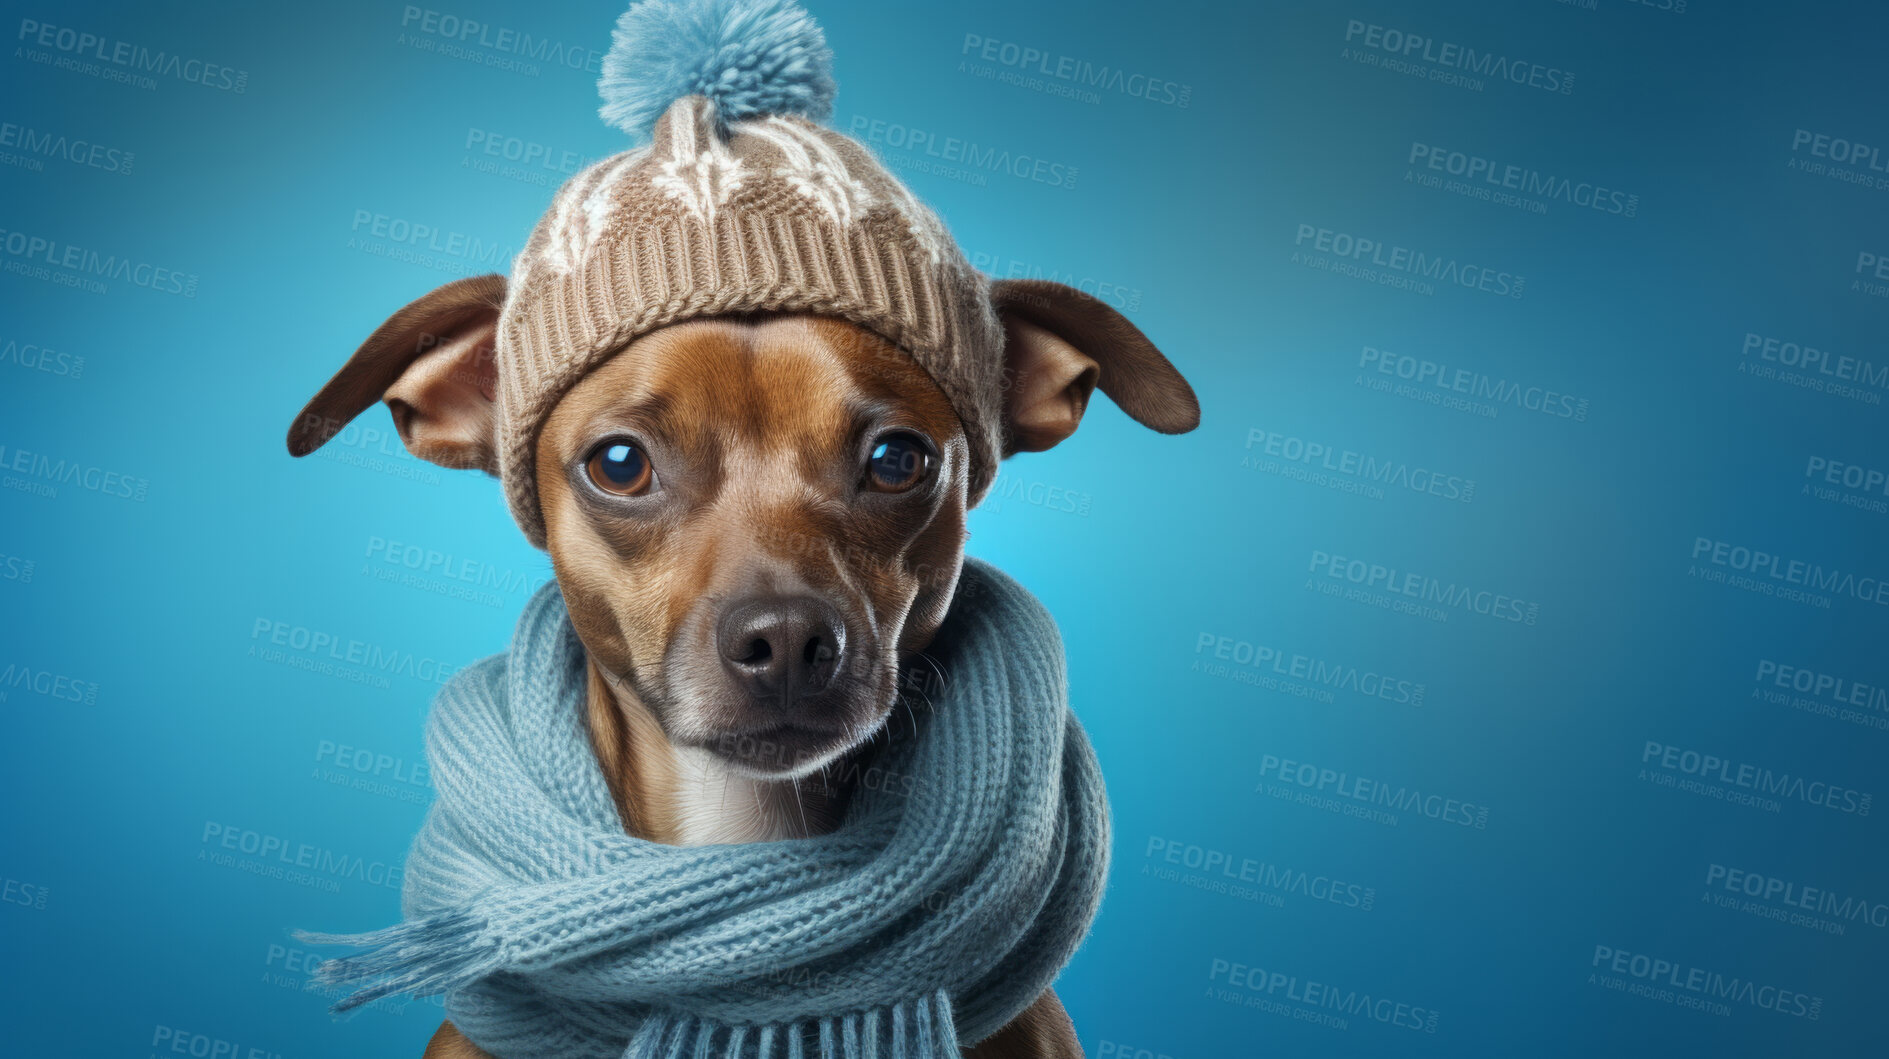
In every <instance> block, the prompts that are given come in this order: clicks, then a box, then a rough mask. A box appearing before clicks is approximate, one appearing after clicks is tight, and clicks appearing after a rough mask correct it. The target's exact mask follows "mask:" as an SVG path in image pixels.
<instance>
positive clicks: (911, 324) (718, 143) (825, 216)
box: [288, 0, 1200, 548]
mask: <svg viewBox="0 0 1889 1059" xmlns="http://www.w3.org/2000/svg"><path fill="white" fill-rule="evenodd" d="M831 68H832V53H831V52H830V51H829V50H828V48H827V46H826V38H825V35H824V34H822V33H821V32H820V27H819V26H818V25H816V24H815V23H814V21H813V19H812V18H811V17H809V16H808V15H807V13H806V12H805V11H803V10H801V9H800V8H799V7H798V6H797V5H796V4H794V3H793V2H792V0H639V2H637V3H634V4H632V5H631V6H630V9H629V10H628V11H627V12H625V13H624V15H623V16H622V18H620V19H619V20H618V22H617V26H616V32H615V41H614V45H613V46H612V48H611V49H610V52H609V54H608V55H607V56H606V57H605V58H604V62H603V77H602V79H601V80H600V81H599V82H598V88H599V90H600V91H601V92H602V93H603V97H604V106H603V109H602V114H603V116H604V118H605V119H606V120H608V121H610V122H612V123H614V124H616V125H617V126H619V127H620V128H622V129H624V130H626V131H628V132H629V133H631V134H632V135H633V136H636V137H638V138H639V139H642V138H645V137H646V140H645V142H642V143H641V144H640V145H639V146H637V147H635V148H633V149H631V150H629V151H625V152H623V153H622V154H618V155H616V156H614V157H611V158H606V159H604V160H603V161H601V162H597V163H595V164H594V165H591V166H589V167H587V168H586V169H584V170H583V171H581V172H579V173H578V174H577V175H576V176H574V177H572V178H571V179H570V181H569V182H567V183H566V184H565V185H564V186H563V187H562V188H561V189H559V191H558V193H557V195H556V197H555V199H554V200H553V201H552V204H551V208H550V209H549V210H548V211H547V212H546V213H545V215H544V217H543V218H542V219H541V220H540V221H539V222H538V225H537V227H536V228H535V229H534V230H533V231H532V234H531V238H530V240H529V241H528V242H527V243H526V245H525V248H524V250H523V251H522V252H521V253H520V254H519V255H518V257H517V258H516V259H515V260H514V261H513V263H512V275H511V278H510V280H509V281H508V280H507V279H506V278H505V277H503V276H498V275H489V276H476V277H469V278H466V279H461V280H455V281H453V282H451V283H448V284H446V285H445V286H442V287H440V288H438V289H437V290H435V291H433V292H432V293H430V294H427V295H425V296H424V297H422V298H420V299H418V300H416V301H414V302H412V303H410V304H408V305H407V306H406V307H404V308H402V309H401V310H400V311H398V312H396V313H394V314H393V316H391V317H389V318H388V319H387V321H386V322H385V323H383V324H382V325H381V326H380V327H379V328H378V329H376V330H375V331H374V333H373V334H372V335H370V336H368V339H367V341H366V342H364V343H362V345H361V347H360V349H359V350H357V351H356V352H355V354H354V356H353V357H352V358H351V359H350V360H349V361H348V363H347V364H346V365H344V366H343V367H342V369H341V370H340V371H339V372H337V373H336V374H335V375H334V377H333V378H332V379H330V380H329V381H328V383H327V385H326V386H324V387H323V388H322V389H321V391H320V392H319V393H317V394H316V395H315V396H314V397H313V398H312V399H311V400H310V401H309V402H308V404H307V406H305V407H304V408H303V409H302V412H301V414H300V415H299V416H297V417H296V420H295V422H294V423H293V425H291V426H290V428H289V436H288V447H289V452H290V454H292V455H295V456H305V455H308V454H309V453H311V452H313V451H315V450H316V449H318V448H320V447H321V446H322V445H323V444H325V443H327V442H328V441H329V440H330V439H332V438H334V437H335V436H336V435H337V434H339V432H340V431H341V429H342V428H343V427H345V426H346V425H347V423H348V422H349V421H350V420H352V419H353V418H354V417H355V416H357V415H359V414H360V413H361V412H362V411H363V410H364V409H366V408H368V407H370V406H371V405H373V404H374V403H375V402H376V401H381V400H385V401H386V403H387V404H388V406H389V408H390V409H392V411H393V415H394V422H395V425H396V426H397V427H398V428H399V430H400V434H401V440H402V441H403V442H405V443H406V445H407V448H408V450H409V451H411V452H413V453H414V454H415V455H417V456H420V457H421V458H423V459H429V460H432V461H433V462H435V463H440V464H442V465H444V466H451V467H479V468H483V469H485V470H488V471H491V472H492V473H494V474H496V475H498V477H499V478H500V479H501V480H502V482H503V484H504V489H505V497H506V502H507V503H508V504H509V505H510V507H511V511H512V516H513V518H515V519H516V520H517V522H518V525H519V527H520V528H521V529H523V530H524V532H525V536H526V537H527V538H528V539H529V540H530V541H531V543H532V544H533V545H534V546H536V547H539V548H544V547H546V543H547V542H546V539H545V526H544V515H543V512H542V511H541V509H540V506H539V498H538V489H537V480H536V473H535V470H536V463H537V445H538V433H539V430H540V429H541V428H542V427H543V425H544V422H545V420H546V419H547V418H549V416H550V414H551V411H552V409H554V408H555V407H556V406H557V404H558V401H559V400H560V399H561V398H563V397H564V395H565V394H566V393H568V392H570V389H571V387H573V386H575V385H576V384H577V383H578V381H579V380H581V379H583V378H584V376H585V375H587V374H588V373H590V372H591V371H592V370H594V369H595V368H596V367H597V366H599V365H600V364H602V363H604V362H605V361H606V360H608V359H610V358H611V357H613V356H616V355H618V354H619V353H622V352H623V350H624V349H625V347H627V346H628V345H629V344H630V343H631V342H632V341H634V340H635V339H636V338H638V337H639V336H641V335H644V334H647V333H649V332H651V331H655V330H657V329H659V328H662V327H665V326H668V325H670V324H674V323H680V322H682V321H684V320H689V319H694V318H697V317H705V316H714V315H722V314H734V313H753V312H806V313H814V314H818V315H822V316H831V317H838V318H841V319H845V320H849V321H851V322H853V323H855V324H857V325H859V326H860V327H862V328H865V329H867V330H868V331H871V332H873V333H876V334H877V335H879V336H880V337H882V338H884V339H886V340H887V341H889V342H891V343H892V344H894V345H896V346H897V347H899V348H900V349H901V350H903V351H904V352H905V353H907V354H909V355H910V356H911V357H912V359H913V360H914V361H916V362H917V363H918V365H919V366H920V367H921V368H923V369H924V370H925V371H926V372H927V373H928V374H929V375H930V377H931V379H932V381H933V382H935V383H936V384H937V385H938V388H939V389H940V390H941V391H942V392H943V393H944V395H945V397H946V398H947V399H948V400H949V401H950V402H951V405H952V407H953V408H954V409H955V410H956V412H957V415H958V418H959V420H960V421H961V422H962V424H963V427H964V433H965V437H966V439H967V440H968V442H969V448H970V474H969V493H970V495H969V497H968V500H969V503H970V504H971V505H972V506H975V505H976V504H977V503H978V502H979V501H980V500H982V499H983V497H984V495H985V493H986V492H987V491H988V490H989V489H990V485H991V481H992V479H993V478H994V477H995V475H996V466H997V461H998V460H999V459H1000V458H1002V457H1003V456H1006V455H1009V454H1010V452H1011V451H1013V450H1020V449H1028V448H1031V447H1042V446H1041V440H1040V438H1032V437H1030V436H1028V435H1027V434H1026V433H1023V432H1019V431H1013V432H1008V433H1007V432H1006V426H1005V419H1004V401H1005V396H1006V395H1005V384H1006V382H1007V381H1012V382H1013V381H1018V380H1017V379H1008V378H1007V377H1006V350H1005V344H1006V342H1017V341H1018V336H1017V333H1016V328H1018V327H1020V326H1024V325H1027V327H1025V331H1026V332H1029V331H1032V330H1033V331H1035V332H1037V333H1039V337H1038V338H1030V337H1028V335H1027V334H1026V336H1025V338H1024V339H1023V341H1022V346H1025V347H1027V346H1030V345H1031V344H1032V343H1037V344H1038V345H1039V346H1040V344H1041V342H1042V339H1041V337H1040V334H1042V333H1047V334H1050V335H1052V336H1053V338H1052V344H1055V343H1066V345H1064V346H1063V348H1064V349H1065V350H1066V351H1068V352H1069V353H1071V354H1074V355H1075V356H1076V357H1077V358H1078V359H1083V358H1086V359H1083V360H1082V362H1083V363H1087V364H1089V373H1088V374H1087V375H1086V376H1081V378H1082V379H1083V380H1085V381H1081V382H1077V383H1072V384H1071V385H1072V387H1073V388H1074V390H1073V393H1074V396H1073V398H1072V399H1073V400H1074V401H1075V403H1076V405H1077V415H1080V414H1081V410H1080V406H1081V403H1082V402H1083V401H1086V400H1087V397H1088V388H1089V386H1091V385H1093V387H1094V388H1095V389H1098V390H1100V391H1101V392H1103V393H1105V394H1107V395H1108V396H1109V397H1111V398H1113V399H1114V401H1115V403H1116V405H1117V406H1119V407H1120V408H1121V409H1122V410H1123V411H1124V412H1126V413H1128V415H1129V416H1131V417H1132V418H1134V419H1135V420H1136V421H1138V422H1140V423H1142V424H1143V425H1145V426H1148V427H1150V428H1152V429H1155V430H1158V431H1161V432H1163V433H1181V432H1184V431H1188V430H1192V429H1194V427H1195V426H1196V425H1197V424H1198V423H1199V421H1200V407H1199V403H1198V402H1197V401H1196V399H1195V397H1194V393H1193V390H1192V389H1191V388H1190V387H1189V386H1188V384H1187V381H1186V380H1185V379H1183V378H1182V377H1181V375H1180V373H1179V372H1177V371H1176V370H1175V369H1174V366H1173V365H1172V364H1170V363H1168V361H1167V359H1166V358H1165V357H1164V356H1162V354H1161V352H1160V350H1158V349H1156V348H1155V346H1154V344H1153V343H1152V342H1150V341H1149V340H1148V338H1147V336H1146V335H1143V334H1142V333H1141V331H1140V330H1139V329H1138V328H1136V327H1135V325H1134V324H1133V323H1131V322H1129V321H1128V319H1127V318H1125V317H1123V316H1122V315H1121V314H1120V313H1118V312H1116V311H1115V310H1114V309H1113V308H1111V307H1109V306H1108V305H1106V304H1105V303H1103V302H1102V301H1101V300H1099V299H1097V298H1095V297H1093V296H1092V295H1089V294H1085V293H1083V292H1081V291H1078V290H1076V289H1074V288H1071V287H1068V286H1065V285H1063V284H1060V283H1056V282H1053V281H1048V280H1038V279H1005V280H998V281H993V280H991V279H990V277H987V276H985V275H984V274H983V273H981V272H979V271H977V270H976V269H975V268H972V267H971V265H970V263H969V262H967V261H966V260H965V258H964V254H963V253H962V252H961V251H959V249H958V247H957V245H956V243H955V242H953V241H952V238H951V234H950V233H949V232H948V231H946V229H945V227H944V225H943V224H942V223H941V222H940V221H939V220H938V217H937V216H936V215H935V214H933V213H932V212H931V210H929V209H927V208H926V207H925V206H924V204H923V203H921V202H919V201H918V199H916V198H915V197H913V195H912V193H911V192H910V191H909V190H907V189H906V187H905V186H904V185H903V184H901V183H900V182H899V181H898V179H897V178H896V177H894V176H892V174H891V173H889V172H887V171H886V169H885V167H884V166H882V165H880V163H879V161H878V160H877V159H876V158H874V157H873V155H872V153H871V152H870V151H869V150H867V149H866V148H865V147H864V146H862V145H861V144H859V143H857V142H855V141H853V140H852V139H850V138H848V137H847V136H844V135H842V134H841V133H839V132H836V131H834V130H832V129H829V128H826V127H824V126H822V125H820V124H819V122H820V121H822V120H824V119H825V118H826V117H827V116H828V115H829V114H830V113H831V112H832V103H833V94H834V91H835V89H834V84H833V77H832V73H831ZM436 352H437V353H441V354H444V353H447V352H451V353H453V354H454V355H455V356H460V355H464V356H470V357H473V358H474V359H473V361H472V362H470V363H469V364H468V365H467V367H466V370H464V371H460V370H459V369H458V368H456V367H453V366H452V365H451V364H449V363H446V362H441V361H437V358H436V357H435V353H436ZM486 358H489V359H486ZM1067 362H1068V361H1067V360H1065V363H1067ZM1021 378H1023V377H1022V376H1019V377H1018V379H1021ZM475 384H476V388H477V390H478V391H479V394H480V395H481V399H480V400H474V399H472V398H471V397H470V396H469V395H465V394H455V393H454V392H453V388H454V387H473V386H475ZM1011 396H1015V392H1014V391H1013V393H1012V394H1011ZM430 413H439V414H438V415H433V414H430ZM462 413H463V414H464V417H465V418H464V419H463V420H461V419H458V418H456V417H457V416H459V415H460V414H462ZM1048 444H1054V441H1050V442H1048Z"/></svg>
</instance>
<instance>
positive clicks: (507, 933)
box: [299, 560, 1109, 1059]
mask: <svg viewBox="0 0 1889 1059" xmlns="http://www.w3.org/2000/svg"><path fill="white" fill-rule="evenodd" d="M928 655H929V656H930V657H931V658H932V659H934V660H935V661H936V663H937V665H938V669H939V671H940V673H941V674H942V676H943V678H944V679H943V682H942V683H943V688H942V690H941V691H940V692H939V693H938V694H935V695H933V696H931V702H930V704H929V707H928V708H927V707H926V706H925V705H924V704H923V703H914V704H913V705H914V711H915V725H916V728H917V734H916V736H912V735H910V734H906V735H905V736H904V737H903V738H895V739H894V740H893V741H892V743H891V745H889V746H885V747H884V748H882V749H881V750H880V751H879V753H880V754H881V755H882V757H881V758H880V759H879V760H878V761H877V762H876V764H878V765H880V766H882V767H883V768H885V769H886V770H887V774H892V775H899V776H901V777H903V776H910V777H912V781H911V782H910V783H905V782H901V783H897V784H891V783H885V784H865V785H861V786H859V787H858V789H857V790H856V791H855V793H854V794H853V796H852V800H851V802H850V803H849V805H848V807H847V812H846V818H845V820H844V821H843V823H842V824H841V826H840V828H839V829H838V830H837V831H835V832H833V833H831V834H828V835H822V836H817V837H813V838H806V839H793V840H787V841H780V842H756V843H745V844H739V845H716V846H698V847H678V846H665V845H660V844H658V843H654V842H648V841H644V840H642V839H637V838H632V837H630V836H629V835H627V834H625V833H624V831H623V827H622V824H621V823H620V822H619V820H618V816H617V811H616V808H615V806H614V804H613V803H612V801H611V798H610V793H609V790H608V788H607V786H606V785H605V781H604V777H603V773H602V771H601V770H600V768H599V767H598V765H597V761H596V758H595V756H594V755H593V753H592V751H591V749H590V744H589V741H588V737H587V735H586V728H585V726H586V722H585V719H584V717H585V707H584V695H585V676H586V674H585V661H584V653H583V649H582V647H581V645H580V644H579V642H578V639H577V636H576V633H575V632H573V631H572V628H571V623H570V618H569V615H568V614H567V612H566V610H565V607H564V599H563V597H562V596H561V595H560V594H559V593H558V589H557V585H556V584H555V583H552V584H550V585H547V586H545V588H544V589H542V590H540V591H539V592H538V593H537V594H536V595H535V596H533V597H532V599H531V601H530V602H529V603H528V604H527V605H526V607H525V611H524V614H523V616H522V617H520V619H519V622H518V628H517V631H516V632H515V633H514V635H513V639H512V646H511V650H510V652H509V653H507V654H503V655H497V656H494V657H492V658H488V659H486V660H485V661H483V662H480V663H478V664H477V665H475V666H472V667H470V668H468V669H467V670H465V671H464V672H462V673H461V674H460V675H459V676H457V677H455V678H454V679H453V680H452V681H451V682H450V683H449V684H447V685H446V687H445V688H444V689H443V690H442V691H441V692H440V694H439V697H438V699H437V700H436V701H435V703H434V706H433V712H432V715H431V718H430V720H429V722H428V725H427V757H428V760H429V762H430V764H431V766H432V775H433V780H434V783H435V786H436V787H437V789H438V798H437V800H436V801H435V802H434V804H433V807H432V809H431V810H430V812H429V813H428V815H427V818H426V822H425V824H424V825H423V827H422V828H421V831H420V834H419V836H418V838H417V839H416V840H415V842H414V845H413V849H412V852H411V853H410V854H409V856H408V859H407V868H406V888H405V892H404V895H403V899H402V911H403V914H404V915H405V917H406V921H405V922H403V923H401V924H399V925H398V926H394V927H389V928H387V929H385V930H380V931H375V932H373V933H369V934H358V935H332V934H307V933H304V934H300V935H299V936H300V937H301V938H302V939H303V940H305V941H308V942H311V943H316V944H348V945H357V946H366V947H367V951H365V952H362V953H359V954H356V955H353V956H349V957H346V958H343V959H340V960H331V961H328V962H327V963H326V964H324V965H323V966H322V968H321V971H320V973H319V975H318V977H319V978H321V979H322V980H324V981H327V982H332V983H366V984H365V985H364V986H363V987H362V988H361V989H360V990H359V991H357V992H355V993H354V994H352V995H351V996H349V997H347V998H346V999H345V1000H343V1001H342V1002H341V1003H339V1004H337V1005H336V1009H337V1010H345V1009H347V1008H350V1007H355V1006H358V1005H361V1004H365V1003H367V1002H369V1001H372V1000H375V999H377V998H379V997H383V996H387V995H390V994H394V993H412V994H415V995H429V994H435V993H440V992H445V993H446V1010H447V1014H448V1016H449V1017H450V1018H451V1019H452V1021H453V1022H454V1024H455V1025H457V1026H458V1027H459V1029H460V1031H461V1032H463V1033H464V1034H465V1035H466V1036H467V1037H469V1038H471V1040H472V1041H473V1042H474V1043H476V1044H478V1045H479V1046H480V1047H482V1048H484V1049H486V1050H487V1051H489V1052H491V1053H493V1054H494V1055H497V1056H501V1057H504V1059H511V1057H514V1056H519V1057H532V1056H544V1057H547V1059H548V1057H552V1056H557V1057H573V1056H595V1057H598V1059H603V1057H615V1056H624V1057H628V1059H722V1057H727V1059H736V1057H740V1059H767V1057H773V1056H781V1057H789V1059H802V1057H812V1056H821V1057H825V1059H842V1057H843V1059H868V1057H877V1059H947V1057H949V1059H956V1056H957V1055H958V1048H959V1047H960V1046H961V1045H969V1044H972V1043H975V1042H976V1041H979V1040H982V1039H983V1038H985V1037H987V1036H989V1035H990V1034H992V1033H994V1032H996V1031H997V1030H998V1029H1000V1028H1002V1026H1003V1025H1004V1024H1005V1023H1007V1022H1008V1021H1009V1020H1010V1019H1011V1018H1013V1017H1014V1016H1016V1015H1017V1014H1018V1013H1019V1012H1021V1011H1022V1010H1023V1009H1024V1008H1026V1007H1028V1006H1029V1005H1030V1003H1031V1002H1032V1001H1033V1000H1035V999H1036V997H1037V995H1038V994H1040V993H1041V992H1042V991H1043V990H1044V989H1046V988H1048V986H1049V984H1050V982H1051V981H1052V980H1053V979H1054V978H1055V977H1056V974H1057V972H1058V971H1060V970H1061V969H1062V967H1063V965H1064V963H1065V962H1067V961H1068V959H1069V957H1070V955H1071V954H1072V953H1074V951H1075V949H1076V947H1077V946H1078V945H1079V944H1080V943H1081V941H1082V939H1083V938H1084V937H1085V936H1086V935H1087V933H1088V930H1089V924H1090V922H1091V921H1092V920H1093V918H1094V916H1095V912H1096V909H1097V907H1098V905H1099V904H1100V902H1101V897H1102V885H1103V880H1104V877H1105V875H1106V873H1107V857H1108V846H1109V842H1108V805H1107V801H1106V799H1105V797H1104V793H1103V788H1102V779H1101V775H1100V773H1099V772H1098V771H1097V768H1096V762H1095V755H1094V752H1093V751H1092V750H1091V749H1090V746H1089V742H1088V739H1087V737H1086V736H1085V735H1084V733H1083V731H1082V727H1081V726H1080V725H1079V724H1078V723H1077V721H1076V718H1075V715H1074V714H1073V713H1071V712H1070V710H1069V706H1068V693H1067V682H1066V679H1065V676H1064V663H1063V654H1062V641H1061V637H1060V636H1059V635H1058V634H1057V631H1056V626H1055V623H1054V622H1053V621H1052V620H1051V619H1050V616H1049V614H1048V612H1046V611H1045V610H1044V609H1043V606H1042V604H1041V603H1039V602H1038V601H1037V600H1036V598H1035V597H1033V596H1032V595H1030V593H1029V592H1028V591H1026V590H1025V589H1024V588H1023V587H1022V586H1020V585H1018V584H1017V583H1016V582H1015V581H1013V580H1011V579H1010V578H1009V577H1008V576H1006V575H1004V574H1003V573H1001V572H999V571H998V570H997V569H995V568H994V567H992V566H990V565H988V564H985V563H982V562H979V561H977V560H966V562H965V568H964V574H963V576H962V578H961V579H960V581H959V584H958V590H957V597H956V599H955V601H954V602H953V604H952V609H951V611H950V614H949V616H948V617H947V619H946V621H945V623H944V626H943V628H942V629H941V630H940V632H939V634H938V636H937V638H936V639H935V640H934V642H933V644H932V645H931V647H930V648H929V650H928ZM899 713H900V721H901V723H900V724H899V725H898V727H899V728H900V729H903V730H904V731H905V732H906V733H909V732H910V731H911V729H910V728H909V727H907V726H906V725H904V724H903V719H904V718H903V714H904V711H903V709H901V710H900V711H899Z"/></svg>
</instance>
